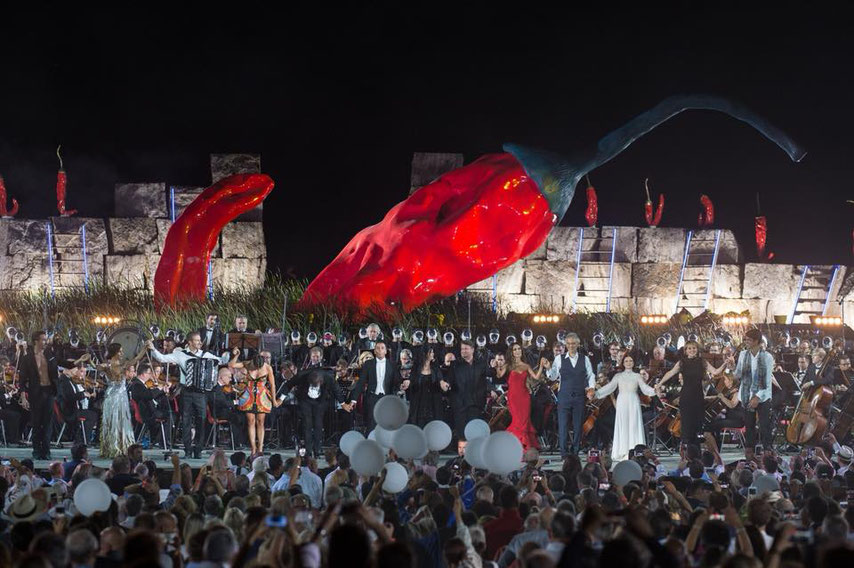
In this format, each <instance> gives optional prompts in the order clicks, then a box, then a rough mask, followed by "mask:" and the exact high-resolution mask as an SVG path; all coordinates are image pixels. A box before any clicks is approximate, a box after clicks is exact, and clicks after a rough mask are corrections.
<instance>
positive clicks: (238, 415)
mask: <svg viewBox="0 0 854 568" xmlns="http://www.w3.org/2000/svg"><path fill="white" fill-rule="evenodd" d="M232 383H233V376H232V371H231V369H229V368H228V367H220V369H219V372H218V373H217V384H216V386H215V387H214V388H213V390H212V391H210V392H209V393H207V399H208V406H210V409H211V415H212V416H213V417H214V418H216V419H217V420H221V419H223V418H225V419H226V420H228V421H229V422H230V423H231V432H232V434H234V443H235V445H237V446H242V447H246V446H247V445H248V444H249V440H248V435H249V431H248V429H247V427H246V413H245V412H240V411H239V410H237V406H235V404H234V401H235V400H236V396H237V392H236V391H235V389H234V385H233V384H232ZM279 408H281V407H279ZM273 410H274V411H276V410H278V408H275V407H274V408H273Z"/></svg>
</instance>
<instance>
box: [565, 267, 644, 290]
mask: <svg viewBox="0 0 854 568" xmlns="http://www.w3.org/2000/svg"><path fill="white" fill-rule="evenodd" d="M610 270H611V266H610V264H606V263H600V264H592V263H586V264H585V263H582V264H581V273H580V275H579V278H578V288H579V293H580V292H582V291H583V292H584V294H583V295H584V296H596V297H606V296H607V295H608V278H609V274H610ZM571 290H572V288H570V291H571ZM631 294H632V265H631V264H630V263H628V262H618V263H615V264H614V275H613V279H612V282H611V297H612V298H617V297H624V298H628V297H629V296H631Z"/></svg>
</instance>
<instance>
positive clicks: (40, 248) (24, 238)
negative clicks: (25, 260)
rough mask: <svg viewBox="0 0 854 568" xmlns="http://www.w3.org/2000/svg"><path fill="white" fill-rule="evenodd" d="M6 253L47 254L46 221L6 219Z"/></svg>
mask: <svg viewBox="0 0 854 568" xmlns="http://www.w3.org/2000/svg"><path fill="white" fill-rule="evenodd" d="M5 222H6V225H7V235H6V240H7V244H8V248H7V249H6V251H4V252H6V253H8V254H10V255H17V254H37V255H45V257H46V255H47V221H45V220H44V219H41V220H39V219H6V220H5Z"/></svg>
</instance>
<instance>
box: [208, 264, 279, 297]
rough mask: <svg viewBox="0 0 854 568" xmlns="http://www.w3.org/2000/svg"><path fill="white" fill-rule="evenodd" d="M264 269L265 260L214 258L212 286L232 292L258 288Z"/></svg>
mask: <svg viewBox="0 0 854 568" xmlns="http://www.w3.org/2000/svg"><path fill="white" fill-rule="evenodd" d="M266 268H267V259H266V258H215V259H213V281H214V286H215V287H222V288H224V289H226V290H234V291H236V290H253V289H256V288H260V287H261V286H263V285H264V271H265V270H266Z"/></svg>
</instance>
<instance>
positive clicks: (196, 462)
mask: <svg viewBox="0 0 854 568" xmlns="http://www.w3.org/2000/svg"><path fill="white" fill-rule="evenodd" d="M178 453H179V455H180V456H181V462H182V463H188V464H190V466H191V467H192V468H193V469H198V468H199V467H201V466H202V465H205V464H206V463H207V460H208V458H209V457H210V455H211V450H205V451H204V452H202V459H193V458H190V459H185V458H184V457H183V456H184V452H183V450H178ZM225 453H226V455H227V456H231V454H233V453H234V452H232V451H231V450H226V451H225ZM245 453H247V454H248V453H249V452H248V451H245ZM272 453H277V454H281V456H282V457H283V458H285V459H287V458H289V457H293V456H294V455H296V452H295V451H294V450H292V449H288V450H272V451H270V452H267V455H268V456H269V455H270V454H272ZM97 454H98V449H97V448H95V447H91V448H90V449H89V458H90V460H89V461H90V462H91V463H92V464H93V465H95V466H97V467H101V468H105V469H106V468H109V467H110V464H111V462H112V460H108V459H99V458H98V455H97ZM143 455H144V456H145V459H147V460H149V459H150V460H154V462H155V463H156V464H157V467H158V468H161V469H165V470H171V468H172V462H171V461H170V459H169V457H168V456H167V455H166V454H165V453H164V451H163V450H160V449H157V448H155V449H151V450H144V451H143ZM0 456H2V458H3V460H7V459H9V458H12V457H14V458H17V459H19V460H20V459H25V458H30V459H32V449H31V448H29V447H8V448H0ZM721 456H722V457H723V460H724V463H729V462H732V461H735V460H738V459H740V458H743V457H744V451H743V450H742V449H740V448H736V447H733V446H725V447H724V449H723V453H722V454H721ZM453 457H454V456H453V454H450V453H447V454H442V456H441V458H440V462H441V463H444V462H446V461H448V460H449V459H451V458H453ZM541 457H542V458H543V459H544V460H546V462H547V463H546V464H545V465H544V466H543V469H546V470H559V469H561V466H562V462H561V459H560V454H558V453H549V452H544V453H542V454H541ZM585 457H586V454H581V458H582V462H583V461H584V460H585ZM51 458H52V459H51V460H50V461H46V460H37V461H35V462H34V465H35V467H36V470H38V471H41V470H45V469H47V466H48V465H49V464H50V463H51V462H52V461H66V460H70V459H71V450H70V448H62V449H57V448H53V449H51ZM658 459H659V460H660V461H661V463H662V464H663V465H664V466H665V467H666V468H668V469H673V468H675V467H676V465H677V464H678V463H679V454H678V453H675V452H674V453H673V454H672V455H670V454H668V453H667V452H663V453H662V452H658ZM318 465H319V466H320V467H324V466H325V465H326V462H325V460H323V459H321V460H320V462H319V463H318Z"/></svg>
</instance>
